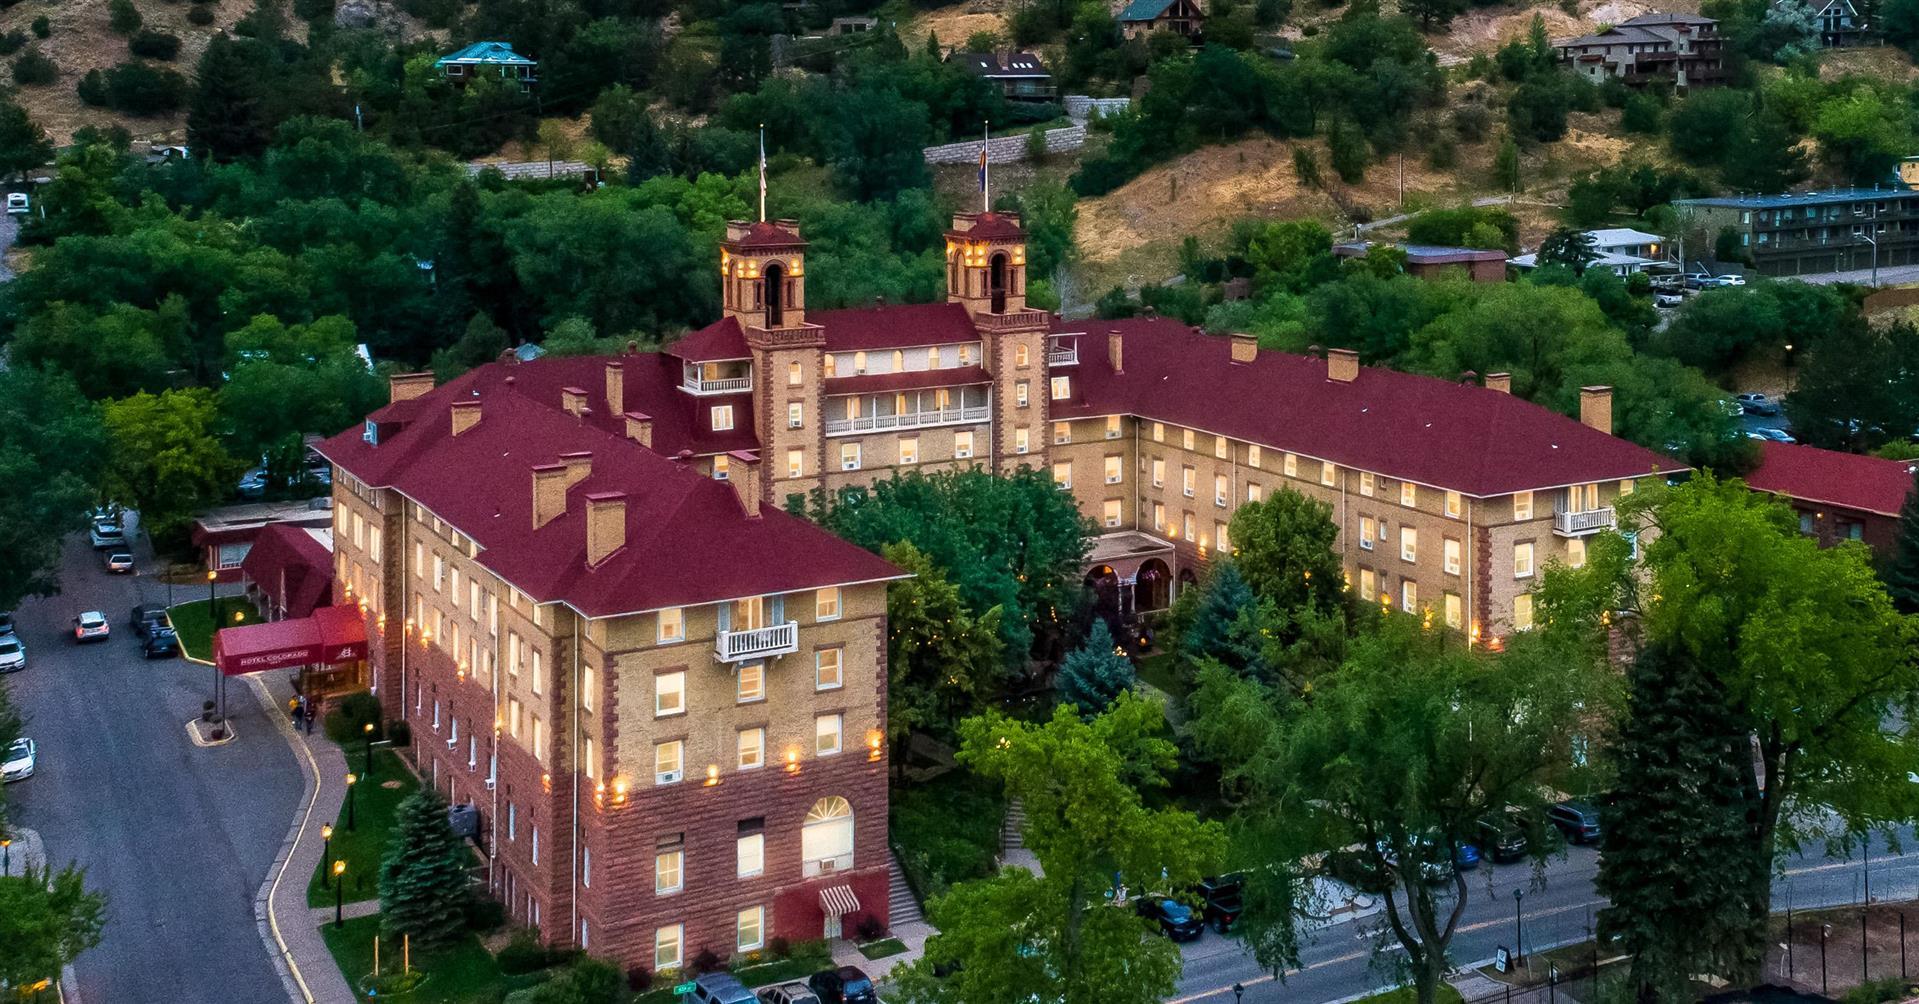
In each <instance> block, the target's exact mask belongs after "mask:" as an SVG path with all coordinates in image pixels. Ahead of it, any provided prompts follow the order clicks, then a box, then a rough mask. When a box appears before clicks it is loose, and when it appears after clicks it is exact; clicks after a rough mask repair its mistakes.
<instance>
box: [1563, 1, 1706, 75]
mask: <svg viewBox="0 0 1919 1004" xmlns="http://www.w3.org/2000/svg"><path fill="white" fill-rule="evenodd" d="M1721 41H1722V40H1721V39H1720V37H1719V22H1717V21H1715V20H1713V19H1712V18H1709V17H1700V16H1699V15H1697V14H1641V15H1640V16H1638V17H1635V18H1631V19H1629V20H1627V21H1622V22H1620V23H1619V24H1617V25H1614V26H1612V27H1610V28H1607V29H1606V30H1605V31H1602V32H1599V33H1597V34H1593V35H1581V36H1579V37H1578V38H1568V39H1561V40H1559V41H1557V42H1554V43H1553V46H1554V48H1557V49H1558V50H1559V62H1560V65H1562V66H1566V67H1568V68H1570V69H1571V70H1572V71H1573V72H1574V73H1576V74H1578V75H1579V76H1580V77H1581V78H1583V79H1585V80H1589V81H1591V82H1592V83H1595V84H1597V83H1602V82H1604V81H1605V80H1607V79H1608V78H1613V77H1616V78H1618V79H1620V80H1623V81H1625V83H1626V84H1627V85H1628V86H1631V87H1644V86H1646V85H1648V84H1651V83H1654V82H1664V83H1669V84H1671V85H1673V86H1675V87H1705V86H1710V85H1713V84H1718V83H1721V82H1723V81H1724V80H1725V76H1726V73H1725V67H1724V64H1723V62H1722V61H1721V56H1720V45H1721Z"/></svg>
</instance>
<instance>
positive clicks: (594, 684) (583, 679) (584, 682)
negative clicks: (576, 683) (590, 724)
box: [580, 666, 600, 711]
mask: <svg viewBox="0 0 1919 1004" xmlns="http://www.w3.org/2000/svg"><path fill="white" fill-rule="evenodd" d="M599 689H600V676H599V672H598V671H597V670H595V669H594V668H593V667H592V666H581V667H580V707H582V708H585V709H586V710H588V711H592V710H593V695H594V694H595V693H598V692H599Z"/></svg>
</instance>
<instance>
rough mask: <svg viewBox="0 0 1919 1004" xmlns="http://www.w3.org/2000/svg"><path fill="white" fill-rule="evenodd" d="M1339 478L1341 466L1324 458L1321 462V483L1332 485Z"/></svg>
mask: <svg viewBox="0 0 1919 1004" xmlns="http://www.w3.org/2000/svg"><path fill="white" fill-rule="evenodd" d="M1338 480H1339V468H1337V467H1334V466H1333V465H1332V464H1330V463H1327V462H1326V461H1324V460H1322V461H1320V462H1319V483H1320V484H1322V485H1326V486H1328V487H1331V486H1332V484H1333V482H1335V481H1338Z"/></svg>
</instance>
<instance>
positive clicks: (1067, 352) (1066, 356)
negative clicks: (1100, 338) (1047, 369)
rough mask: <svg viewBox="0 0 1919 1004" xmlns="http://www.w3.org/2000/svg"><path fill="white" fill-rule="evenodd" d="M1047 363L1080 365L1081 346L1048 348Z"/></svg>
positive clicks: (1049, 364) (1053, 364) (1050, 364)
mask: <svg viewBox="0 0 1919 1004" xmlns="http://www.w3.org/2000/svg"><path fill="white" fill-rule="evenodd" d="M1046 365H1048V366H1078V365H1079V346H1077V345H1075V346H1073V347H1072V348H1070V349H1050V350H1048V351H1047V353H1046Z"/></svg>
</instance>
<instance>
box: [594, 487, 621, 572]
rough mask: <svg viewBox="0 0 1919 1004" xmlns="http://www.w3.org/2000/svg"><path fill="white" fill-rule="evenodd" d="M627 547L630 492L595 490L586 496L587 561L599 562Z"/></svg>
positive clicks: (595, 563)
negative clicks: (627, 503) (627, 512)
mask: <svg viewBox="0 0 1919 1004" xmlns="http://www.w3.org/2000/svg"><path fill="white" fill-rule="evenodd" d="M625 546H626V493H625V492H594V493H592V494H590V495H588V496H587V497H586V563H587V565H588V566H589V567H590V566H593V565H597V564H599V563H600V562H602V561H605V560H606V558H607V556H608V555H610V554H612V553H613V552H614V551H617V550H619V549H620V548H622V547H625Z"/></svg>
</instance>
